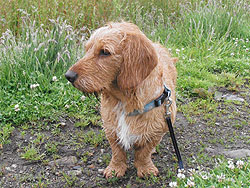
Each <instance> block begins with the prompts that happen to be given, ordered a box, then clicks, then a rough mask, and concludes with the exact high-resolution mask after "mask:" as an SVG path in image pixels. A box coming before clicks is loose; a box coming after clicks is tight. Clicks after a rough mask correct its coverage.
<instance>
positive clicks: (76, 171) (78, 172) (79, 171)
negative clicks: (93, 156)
mask: <svg viewBox="0 0 250 188" xmlns="http://www.w3.org/2000/svg"><path fill="white" fill-rule="evenodd" d="M81 174H82V171H81V170H70V171H68V175H73V176H80V175H81Z"/></svg>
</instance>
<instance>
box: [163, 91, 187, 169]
mask: <svg viewBox="0 0 250 188" xmlns="http://www.w3.org/2000/svg"><path fill="white" fill-rule="evenodd" d="M167 90H168V93H169V95H168V97H167V100H166V122H167V124H168V129H169V132H170V137H171V140H172V142H173V145H174V150H175V154H176V156H177V159H178V165H179V168H180V169H184V167H183V162H182V159H181V154H180V151H179V148H178V144H177V141H176V138H175V135H174V129H173V126H172V121H171V112H170V110H169V108H170V106H171V104H172V100H171V98H170V96H171V90H170V89H168V88H167Z"/></svg>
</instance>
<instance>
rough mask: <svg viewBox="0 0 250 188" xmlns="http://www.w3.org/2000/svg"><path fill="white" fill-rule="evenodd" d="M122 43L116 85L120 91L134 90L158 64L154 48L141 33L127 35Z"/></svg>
mask: <svg viewBox="0 0 250 188" xmlns="http://www.w3.org/2000/svg"><path fill="white" fill-rule="evenodd" d="M123 42H124V43H123V44H124V45H123V49H122V55H123V62H122V65H121V68H120V74H119V75H118V77H117V85H118V87H119V88H120V89H121V90H124V89H132V88H135V87H136V86H137V85H138V84H140V83H141V82H142V81H143V80H144V79H145V78H146V77H147V76H148V75H149V74H150V73H151V71H152V70H153V69H154V68H155V66H156V65H157V62H158V57H157V55H156V52H155V49H154V47H153V46H152V44H151V42H150V40H149V39H148V38H147V37H146V36H145V35H143V34H142V33H131V34H127V36H126V39H125V40H124V41H123Z"/></svg>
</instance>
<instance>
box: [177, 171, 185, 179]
mask: <svg viewBox="0 0 250 188" xmlns="http://www.w3.org/2000/svg"><path fill="white" fill-rule="evenodd" d="M177 177H178V178H180V179H184V178H185V177H186V176H185V174H182V173H180V172H179V173H178V174H177Z"/></svg>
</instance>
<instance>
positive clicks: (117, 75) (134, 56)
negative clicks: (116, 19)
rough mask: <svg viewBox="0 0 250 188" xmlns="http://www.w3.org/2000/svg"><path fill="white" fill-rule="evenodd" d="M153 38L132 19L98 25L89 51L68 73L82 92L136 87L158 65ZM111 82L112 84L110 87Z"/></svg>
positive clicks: (67, 75)
mask: <svg viewBox="0 0 250 188" xmlns="http://www.w3.org/2000/svg"><path fill="white" fill-rule="evenodd" d="M157 62H158V58H157V55H156V52H155V49H154V47H153V46H152V42H151V41H150V40H149V39H148V38H147V37H146V36H145V35H144V34H143V33H142V32H141V31H140V30H139V28H138V27H137V26H136V25H134V24H131V23H126V22H121V23H111V24H109V25H107V26H105V27H102V28H99V29H97V30H96V31H95V32H94V33H93V35H92V36H91V37H90V39H89V40H88V41H87V43H86V54H85V56H84V57H83V58H82V59H80V60H79V61H78V62H77V63H76V64H74V65H73V66H72V67H71V68H70V69H69V70H68V71H67V72H66V74H65V76H66V78H67V79H68V80H69V81H70V82H71V83H72V84H73V85H74V86H75V87H76V88H78V89H79V90H81V91H83V92H88V93H92V92H99V91H101V90H105V89H108V88H114V86H115V87H117V88H118V89H120V90H129V89H134V88H136V86H137V85H139V84H140V83H141V82H142V81H143V80H144V79H146V77H147V76H148V75H149V74H150V73H151V71H152V70H153V69H154V68H155V66H156V65H157ZM111 86H112V87H111Z"/></svg>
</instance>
